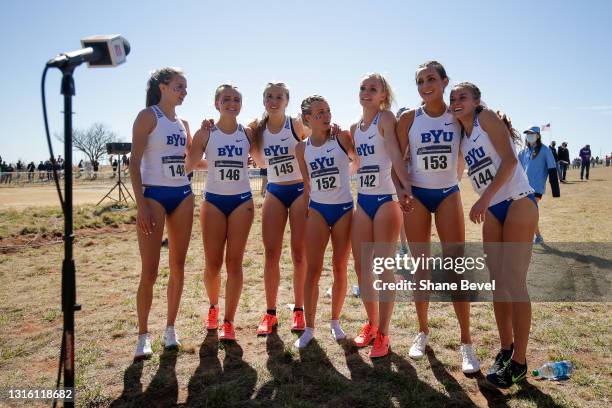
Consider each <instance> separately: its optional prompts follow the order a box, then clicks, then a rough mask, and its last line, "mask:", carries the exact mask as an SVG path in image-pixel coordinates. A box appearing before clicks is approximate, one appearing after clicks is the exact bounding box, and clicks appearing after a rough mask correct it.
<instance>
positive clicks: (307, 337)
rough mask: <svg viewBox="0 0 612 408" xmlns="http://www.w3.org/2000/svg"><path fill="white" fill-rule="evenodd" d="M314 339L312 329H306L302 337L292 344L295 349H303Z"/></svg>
mask: <svg viewBox="0 0 612 408" xmlns="http://www.w3.org/2000/svg"><path fill="white" fill-rule="evenodd" d="M313 338H314V329H313V328H312V327H306V328H305V329H304V332H303V333H302V335H301V336H300V337H299V338H298V339H297V340H296V341H295V343H293V345H294V346H295V348H297V349H303V348H305V347H306V346H307V345H308V343H310V341H311V340H312V339H313Z"/></svg>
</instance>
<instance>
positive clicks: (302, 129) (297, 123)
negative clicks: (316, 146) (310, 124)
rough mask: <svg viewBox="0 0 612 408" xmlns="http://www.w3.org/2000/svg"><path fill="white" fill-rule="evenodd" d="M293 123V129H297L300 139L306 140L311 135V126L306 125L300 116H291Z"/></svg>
mask: <svg viewBox="0 0 612 408" xmlns="http://www.w3.org/2000/svg"><path fill="white" fill-rule="evenodd" d="M291 124H293V130H295V134H296V135H297V137H298V138H299V139H300V140H304V139H306V138H307V137H308V136H310V133H311V131H310V128H307V127H306V126H304V123H302V120H301V119H300V118H291Z"/></svg>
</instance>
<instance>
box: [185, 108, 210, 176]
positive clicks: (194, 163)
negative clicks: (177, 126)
mask: <svg viewBox="0 0 612 408" xmlns="http://www.w3.org/2000/svg"><path fill="white" fill-rule="evenodd" d="M211 126H212V123H211V121H210V120H206V119H204V120H203V121H202V125H201V126H200V129H198V131H197V132H196V133H195V135H193V141H192V143H191V147H190V149H189V152H188V154H187V160H185V172H186V173H187V174H189V173H191V172H192V171H193V169H195V168H207V167H208V163H207V162H205V161H204V160H202V156H203V155H204V150H206V145H207V144H208V139H209V138H210V127H211Z"/></svg>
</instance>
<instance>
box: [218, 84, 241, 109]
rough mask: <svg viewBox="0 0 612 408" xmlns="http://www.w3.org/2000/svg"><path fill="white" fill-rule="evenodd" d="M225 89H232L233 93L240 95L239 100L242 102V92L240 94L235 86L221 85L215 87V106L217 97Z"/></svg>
mask: <svg viewBox="0 0 612 408" xmlns="http://www.w3.org/2000/svg"><path fill="white" fill-rule="evenodd" d="M227 89H233V90H234V91H236V92H238V94H239V95H240V100H242V92H240V89H238V87H237V86H235V85H232V84H221V85H219V86H218V87H217V90H215V104H216V103H217V102H218V101H219V96H221V93H222V92H223V91H225V90H227Z"/></svg>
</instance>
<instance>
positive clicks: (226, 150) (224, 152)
mask: <svg viewBox="0 0 612 408" xmlns="http://www.w3.org/2000/svg"><path fill="white" fill-rule="evenodd" d="M217 150H218V151H219V156H227V157H234V156H242V147H236V146H227V145H225V146H224V147H219V148H217Z"/></svg>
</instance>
